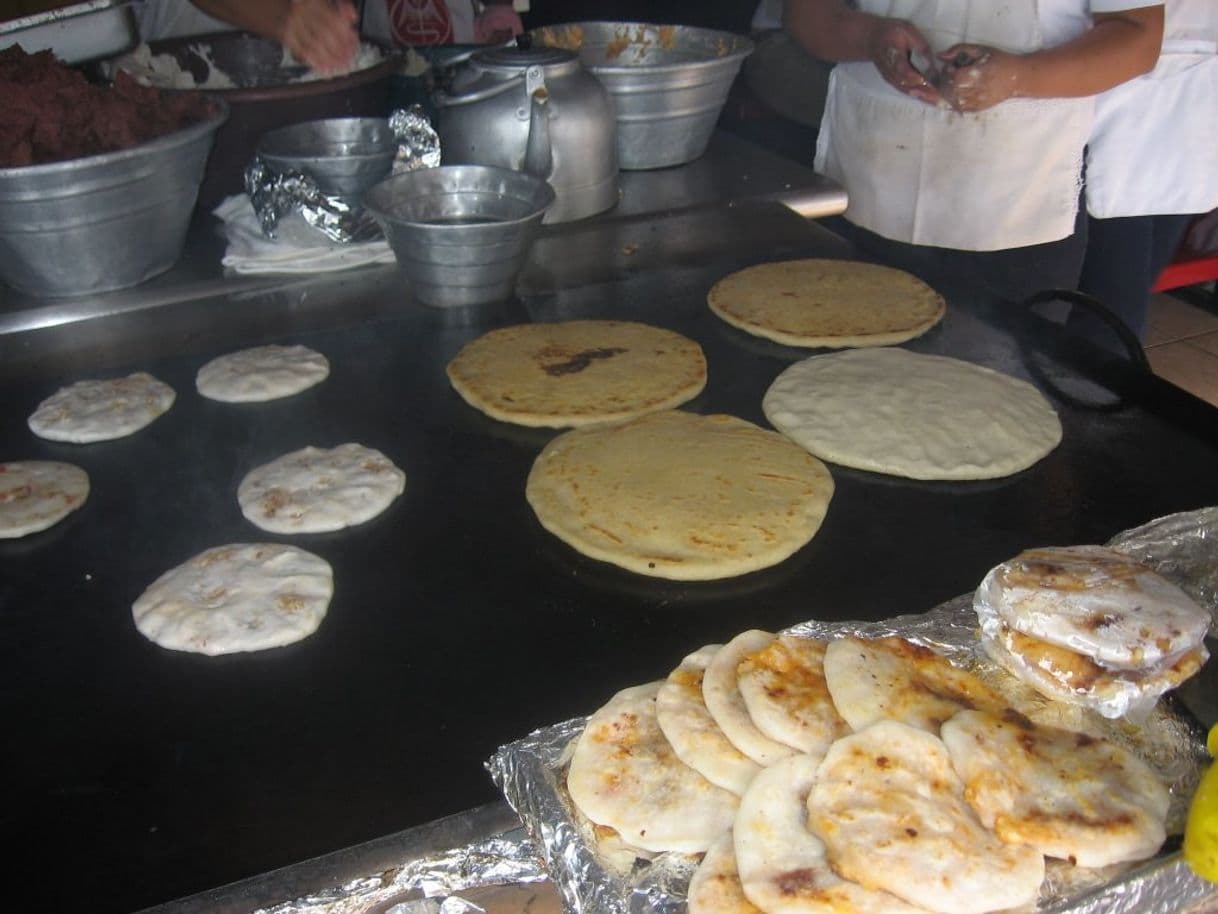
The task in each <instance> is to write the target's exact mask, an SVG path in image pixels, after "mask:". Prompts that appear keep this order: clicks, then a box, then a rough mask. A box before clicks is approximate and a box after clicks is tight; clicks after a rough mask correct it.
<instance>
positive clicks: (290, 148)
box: [258, 117, 398, 202]
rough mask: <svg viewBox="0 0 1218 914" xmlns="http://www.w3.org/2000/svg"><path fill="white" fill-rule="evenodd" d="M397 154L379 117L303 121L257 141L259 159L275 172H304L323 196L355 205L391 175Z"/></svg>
mask: <svg viewBox="0 0 1218 914" xmlns="http://www.w3.org/2000/svg"><path fill="white" fill-rule="evenodd" d="M397 149H398V142H397V138H396V137H395V136H394V135H393V131H392V130H390V129H389V122H388V121H387V120H385V119H384V118H376V117H335V118H327V119H325V120H319V121H305V122H303V123H300V124H291V125H289V126H287V127H280V128H279V129H278V130H272V131H271V132H270V133H265V134H263V135H262V138H261V139H260V140H259V141H258V155H259V156H261V157H262V159H263V161H265V162H266V164H267V165H269V166H270V168H271V169H272V170H273V171H276V172H279V173H280V174H282V173H284V172H289V171H300V172H304V173H305V174H308V175H310V176H311V177H312V178H313V179H314V180H315V181H316V182H317V186H318V187H319V188H321V191H322V193H325V194H331V195H336V196H340V197H344V198H347V199H349V200H352V201H356V202H358V200H359V198H360V196H361V195H362V194H363V192H364V191H365V190H367V189H368V188H369V187H371V186H372V185H373V184H376V183H377V182H378V181H380V180H381V179H382V178H384V177H386V176H387V175H388V174H389V172H390V170H391V169H392V168H393V158H394V156H395V155H396V154H397Z"/></svg>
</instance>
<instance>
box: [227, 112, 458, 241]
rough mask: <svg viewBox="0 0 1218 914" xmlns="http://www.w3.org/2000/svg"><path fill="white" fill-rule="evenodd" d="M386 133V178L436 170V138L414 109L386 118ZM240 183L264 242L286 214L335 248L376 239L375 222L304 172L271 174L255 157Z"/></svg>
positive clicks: (260, 160) (378, 229)
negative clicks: (389, 145) (393, 144)
mask: <svg viewBox="0 0 1218 914" xmlns="http://www.w3.org/2000/svg"><path fill="white" fill-rule="evenodd" d="M389 129H390V130H391V131H392V132H393V135H394V137H395V138H396V140H397V144H398V147H397V153H396V154H395V155H394V159H393V166H392V171H391V173H392V174H399V173H401V172H404V171H414V170H416V169H419V168H434V167H435V166H437V165H439V164H440V137H439V135H438V134H437V133H436V131H435V129H434V128H433V127H432V126H431V122H430V121H429V120H428V118H427V115H426V114H425V113H424V111H423V109H422V108H421V107H420V106H418V105H412V106H411V107H410V108H405V109H399V110H396V111H394V112H393V113H392V114H391V115H390V116H389ZM244 177H245V192H246V193H247V194H248V195H249V198H250V203H251V204H252V205H253V207H254V212H255V213H256V214H257V216H258V223H259V225H260V226H261V227H262V232H263V234H265V235H266V237H267V238H271V239H274V238H275V237H276V230H277V228H278V226H279V223H280V221H281V220H282V219H283V218H284V217H285V216H287V215H288V214H289V213H292V212H299V213H300V215H301V216H302V217H303V218H304V221H305V222H306V223H307V224H308V225H309V226H311V227H312V228H314V229H316V230H317V231H319V232H321V233H322V234H323V235H325V237H327V238H329V239H330V240H331V241H336V242H339V243H341V244H357V243H359V242H362V241H372V240H376V239H379V238H381V231H380V228H379V226H378V225H377V223H376V220H374V219H373V218H372V217H371V216H370V215H369V214H368V213H366V212H365V211H364V210H363V208H362V207H360V206H358V205H357V204H355V203H352V202H351V201H350V200H347V199H344V198H343V197H341V196H338V195H336V194H327V193H325V192H323V191H322V189H321V188H320V187H319V186H318V183H317V181H316V180H314V179H313V177H312V176H310V175H308V174H305V173H304V172H301V171H285V172H276V171H275V170H274V169H272V168H271V167H270V166H269V165H267V163H266V162H265V161H263V159H262V158H261V157H260V156H255V157H254V160H253V161H252V162H251V163H250V164H249V166H247V168H246V170H245V176H244Z"/></svg>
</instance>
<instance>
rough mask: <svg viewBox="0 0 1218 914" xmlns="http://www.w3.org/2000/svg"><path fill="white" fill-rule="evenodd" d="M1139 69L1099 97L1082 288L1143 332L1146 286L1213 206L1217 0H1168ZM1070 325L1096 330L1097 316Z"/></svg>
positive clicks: (1217, 133) (1216, 202) (1090, 151)
mask: <svg viewBox="0 0 1218 914" xmlns="http://www.w3.org/2000/svg"><path fill="white" fill-rule="evenodd" d="M1165 12H1166V17H1165V23H1164V31H1163V50H1162V53H1161V55H1160V57H1159V62H1158V64H1157V65H1156V66H1155V68H1154V69H1153V70H1152V71H1151V72H1150V73H1147V74H1146V75H1145V76H1141V77H1138V78H1137V79H1134V80H1131V81H1130V82H1127V83H1124V84H1122V85H1120V86H1117V87H1116V88H1115V89H1111V90H1109V91H1108V92H1105V93H1104V94H1102V95H1100V96H1099V97H1098V98H1097V99H1096V117H1095V126H1094V127H1093V129H1092V132H1091V138H1090V140H1089V142H1088V145H1087V182H1086V201H1087V213H1088V219H1087V253H1086V258H1085V259H1084V261H1083V273H1082V279H1081V280H1080V284H1079V288H1080V289H1081V290H1082V291H1084V292H1087V293H1089V294H1091V295H1093V296H1095V297H1096V298H1098V299H1099V300H1100V302H1102V303H1103V304H1104V305H1106V306H1107V307H1108V308H1110V309H1111V310H1113V311H1115V312H1116V314H1117V315H1118V316H1119V317H1121V318H1122V319H1123V320H1124V321H1125V323H1126V324H1127V325H1128V326H1129V328H1130V329H1131V330H1132V331H1133V332H1134V333H1135V334H1136V335H1137V336H1138V338H1139V339H1144V338H1145V335H1146V317H1147V311H1148V310H1149V307H1150V295H1151V288H1152V287H1153V286H1154V283H1155V280H1156V279H1157V278H1158V276H1159V274H1160V273H1161V272H1162V270H1163V268H1164V267H1165V266H1167V264H1168V263H1170V262H1171V259H1172V257H1173V256H1174V255H1175V253H1176V251H1177V249H1178V248H1179V246H1180V242H1181V239H1182V238H1183V236H1184V233H1185V231H1186V229H1187V228H1188V226H1189V224H1190V223H1191V222H1192V221H1193V219H1194V218H1196V217H1197V216H1200V215H1202V214H1204V213H1208V212H1210V211H1211V210H1214V209H1215V208H1218V0H1166V6H1165ZM1070 323H1071V324H1072V325H1074V326H1076V327H1077V328H1078V329H1081V330H1083V331H1084V332H1088V333H1089V335H1096V336H1097V338H1098V339H1103V333H1102V330H1101V333H1100V334H1098V335H1097V334H1096V333H1095V331H1096V329H1101V328H1096V325H1095V324H1094V321H1089V320H1088V319H1087V315H1085V314H1078V315H1075V314H1073V313H1072V314H1071V318H1070Z"/></svg>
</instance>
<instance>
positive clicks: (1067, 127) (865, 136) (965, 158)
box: [816, 0, 1218, 251]
mask: <svg viewBox="0 0 1218 914" xmlns="http://www.w3.org/2000/svg"><path fill="white" fill-rule="evenodd" d="M1041 2H1044V0H861V2H860V3H859V8H860V9H862V10H864V11H865V12H869V13H874V14H876V15H880V16H893V17H897V18H901V19H907V20H909V21H911V22H913V23H914V24H915V25H917V27H918V28H919V29H920V30H921V31H922V33H923V35H925V36H926V39H927V40H928V41H929V42H930V43H931V45H932V46H933V48H934V50H935V51H936V52H938V51H942V50H945V49H946V48H948V47H950V46H951V45H953V44H956V43H958V42H961V41H967V42H973V43H979V44H986V45H991V46H993V47H998V48H1002V49H1004V50H1007V51H1013V52H1027V51H1034V50H1037V49H1039V48H1041V47H1043V46H1044V45H1045V43H1046V42H1045V36H1044V32H1043V29H1042V27H1041V20H1040V16H1039V5H1040V3H1041ZM1078 2H1079V7H1080V10H1082V9H1084V4H1083V0H1078ZM1213 2H1218V0H1213ZM1077 22H1078V27H1079V28H1082V27H1084V26H1085V23H1086V19H1085V17H1083V16H1080V17H1079V18H1078V20H1077ZM1053 37H1054V43H1055V44H1056V43H1058V42H1060V41H1063V40H1066V39H1068V38H1071V37H1074V36H1072V35H1063V36H1057V35H1055V36H1053ZM1093 106H1094V102H1093V100H1092V99H1090V98H1086V99H1011V100H1009V101H1006V102H1003V103H1002V104H1000V105H996V106H995V107H993V108H990V109H989V110H986V111H981V112H977V113H975V114H958V113H956V112H954V111H951V110H950V109H947V108H946V107H933V106H931V105H927V104H926V103H924V102H920V101H918V100H917V99H914V98H910V97H909V96H907V95H904V94H903V93H901V92H899V91H898V90H896V89H894V88H893V87H892V86H890V85H888V83H886V82H884V80H883V78H882V77H881V76H880V74H879V71H878V70H877V69H876V67H875V65H874V64H872V63H871V62H870V61H860V62H851V63H843V64H838V65H837V66H836V67H834V70H833V73H832V75H831V77H830V83H829V100H828V103H827V105H826V108H825V116H824V120H823V121H822V123H821V129H820V134H819V136H818V138H817V148H816V169H817V170H818V171H820V172H822V173H823V174H825V175H827V176H828V177H830V178H833V179H834V180H836V181H838V182H839V183H841V184H842V185H843V186H844V187H845V188H846V193H847V195H848V198H849V203H848V206H847V209H846V213H845V215H846V218H847V219H849V220H850V221H851V222H854V223H855V224H856V225H860V226H862V227H864V228H866V229H869V230H871V231H873V232H875V233H876V234H879V235H882V236H884V237H885V238H890V239H893V240H895V241H903V242H907V243H911V244H921V245H932V246H935V247H945V248H955V249H958V250H970V251H993V250H1004V249H1007V248H1017V247H1024V246H1026V245H1032V244H1041V243H1044V242H1048V241H1056V240H1058V239H1061V238H1065V237H1067V236H1068V235H1070V234H1071V233H1072V232H1073V231H1074V220H1075V216H1076V214H1077V211H1078V195H1079V186H1080V180H1081V174H1082V163H1083V148H1084V146H1085V144H1086V141H1087V137H1088V134H1089V132H1090V129H1091V119H1092V110H1093Z"/></svg>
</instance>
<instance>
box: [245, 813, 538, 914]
mask: <svg viewBox="0 0 1218 914" xmlns="http://www.w3.org/2000/svg"><path fill="white" fill-rule="evenodd" d="M545 879H546V873H545V870H544V869H543V868H542V866H541V863H540V855H539V854H538V851H537V848H536V847H535V846H534V845H533V843H532V841H530V840H529V838H528V837H527V836H526V835H524V834H521V833H519V831H517V832H516V833H510V834H507V835H499V836H496V837H494V838H489V839H487V840H486V841H481V842H478V843H476V844H471V845H468V846H466V847H459V848H453V849H451V850H448V851H446V852H444V853H442V854H439V855H435V856H430V857H424V858H420V859H418V860H411V861H408V862H406V863H404V864H403V865H402V866H400V867H397V868H395V869H392V870H389V871H388V872H385V873H378V874H376V875H372V876H365V877H361V878H359V879H355V880H352V881H351V882H348V883H346V884H345V885H341V886H337V887H335V888H332V889H327V890H326V891H324V892H319V893H317V894H316V895H306V896H303V897H301V898H295V899H293V900H291V901H285V902H283V903H281V904H277V905H275V906H274V907H270V908H259V909H258V910H257V911H255V912H253V914H365V912H368V911H371V910H375V911H377V912H378V914H467V912H471V911H481V910H482V909H481V908H480V907H478V906H477V905H475V904H472V903H471V902H468V901H466V900H465V899H463V898H461V895H460V893H461V892H463V891H467V890H469V889H476V888H480V887H482V886H494V885H523V884H525V883H533V882H542V881H544V880H545Z"/></svg>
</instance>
